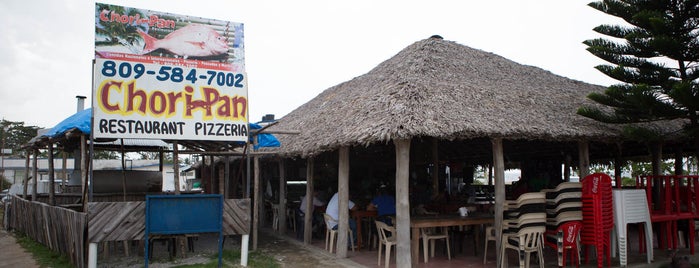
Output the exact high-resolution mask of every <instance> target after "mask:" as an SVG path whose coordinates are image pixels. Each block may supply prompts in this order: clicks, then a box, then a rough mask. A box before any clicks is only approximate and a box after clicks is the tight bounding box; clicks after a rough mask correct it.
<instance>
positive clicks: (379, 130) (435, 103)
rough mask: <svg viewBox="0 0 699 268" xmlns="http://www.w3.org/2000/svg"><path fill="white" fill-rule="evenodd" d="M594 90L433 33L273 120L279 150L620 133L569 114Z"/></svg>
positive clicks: (312, 152) (572, 137) (557, 138)
mask: <svg viewBox="0 0 699 268" xmlns="http://www.w3.org/2000/svg"><path fill="white" fill-rule="evenodd" d="M603 90H604V88H603V87H601V86H596V85H591V84H587V83H584V82H580V81H575V80H572V79H569V78H565V77H561V76H558V75H555V74H553V73H551V72H548V71H546V70H543V69H540V68H537V67H532V66H525V65H521V64H518V63H515V62H513V61H511V60H508V59H506V58H503V57H501V56H498V55H495V54H492V53H488V52H484V51H481V50H477V49H473V48H469V47H467V46H464V45H460V44H458V43H455V42H452V41H446V40H443V39H442V38H439V37H431V38H428V39H425V40H421V41H418V42H416V43H414V44H412V45H410V46H408V47H407V48H405V49H403V50H402V51H400V52H399V53H398V54H397V55H395V56H394V57H392V58H390V59H388V60H387V61H385V62H383V63H381V64H379V65H378V66H377V67H376V68H374V69H373V70H371V71H370V72H368V73H367V74H364V75H362V76H359V77H356V78H354V79H352V80H350V81H347V82H344V83H341V84H339V85H336V86H334V87H331V88H328V89H327V90H325V91H324V92H322V93H321V94H320V95H318V96H317V97H315V98H314V99H312V100H311V101H309V102H308V103H306V104H304V105H302V106H300V107H298V108H297V109H296V110H294V111H292V112H291V113H289V114H288V115H286V116H284V117H283V118H281V119H280V120H279V121H280V122H279V124H277V125H276V126H274V127H273V128H271V129H270V130H271V131H275V130H286V131H293V130H298V131H300V132H301V134H300V135H280V137H279V139H280V141H281V143H282V147H281V148H280V149H279V150H280V151H279V153H281V154H285V155H300V156H302V157H305V156H308V155H316V154H319V153H321V152H324V151H330V150H333V149H335V148H338V147H339V146H344V145H348V146H351V145H368V144H373V143H387V142H390V141H391V140H393V139H395V138H413V137H437V138H440V139H446V140H455V139H471V138H478V137H502V138H505V139H515V140H550V141H569V140H575V139H580V138H586V139H589V140H607V139H613V138H615V137H618V135H619V129H618V128H616V127H613V126H609V125H604V124H601V123H598V122H596V121H594V120H591V119H588V118H584V117H582V116H579V115H577V114H576V111H577V109H578V108H579V107H581V106H582V105H583V104H586V105H595V104H594V103H593V102H592V101H590V100H589V99H587V98H586V96H587V94H589V93H590V92H593V91H596V92H599V91H603Z"/></svg>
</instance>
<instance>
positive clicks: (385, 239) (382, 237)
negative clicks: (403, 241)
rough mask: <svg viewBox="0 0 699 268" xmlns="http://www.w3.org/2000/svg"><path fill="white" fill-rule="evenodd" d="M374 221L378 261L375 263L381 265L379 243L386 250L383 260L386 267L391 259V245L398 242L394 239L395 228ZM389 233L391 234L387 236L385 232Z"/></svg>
mask: <svg viewBox="0 0 699 268" xmlns="http://www.w3.org/2000/svg"><path fill="white" fill-rule="evenodd" d="M374 222H375V223H376V230H377V231H378V233H379V243H380V244H379V261H378V263H377V265H379V266H380V265H381V245H383V246H384V247H385V248H386V250H385V252H386V257H385V258H386V260H385V265H386V268H388V264H389V263H390V261H391V247H392V246H395V245H396V244H398V242H397V241H396V228H395V227H393V226H388V224H385V223H383V222H381V221H374ZM389 233H390V234H391V236H388V235H387V234H389Z"/></svg>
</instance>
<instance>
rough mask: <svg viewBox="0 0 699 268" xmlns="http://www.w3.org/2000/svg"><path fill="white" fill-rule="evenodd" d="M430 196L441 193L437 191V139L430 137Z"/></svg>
mask: <svg viewBox="0 0 699 268" xmlns="http://www.w3.org/2000/svg"><path fill="white" fill-rule="evenodd" d="M431 149H432V174H431V175H432V198H434V197H436V196H437V195H439V194H441V193H440V192H439V140H438V139H437V138H432V146H431Z"/></svg>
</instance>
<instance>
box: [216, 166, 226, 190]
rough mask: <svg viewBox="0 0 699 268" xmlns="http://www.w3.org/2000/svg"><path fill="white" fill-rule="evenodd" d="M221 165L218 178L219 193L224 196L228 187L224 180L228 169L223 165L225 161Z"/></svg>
mask: <svg viewBox="0 0 699 268" xmlns="http://www.w3.org/2000/svg"><path fill="white" fill-rule="evenodd" d="M221 163H222V164H220V165H219V166H218V176H217V178H218V193H219V194H223V193H224V189H225V188H226V186H225V185H224V184H225V183H224V180H223V176H225V174H226V167H225V166H224V165H225V164H223V161H221Z"/></svg>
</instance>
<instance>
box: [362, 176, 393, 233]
mask: <svg viewBox="0 0 699 268" xmlns="http://www.w3.org/2000/svg"><path fill="white" fill-rule="evenodd" d="M366 210H377V213H376V214H377V217H376V220H377V221H381V222H383V223H385V224H388V225H389V226H391V225H393V223H392V222H391V218H390V216H396V199H395V198H394V197H393V196H392V195H390V194H389V193H388V186H386V185H385V184H382V185H381V186H380V187H379V190H378V195H377V196H376V197H374V199H372V200H371V203H369V205H368V206H367V208H366Z"/></svg>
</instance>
